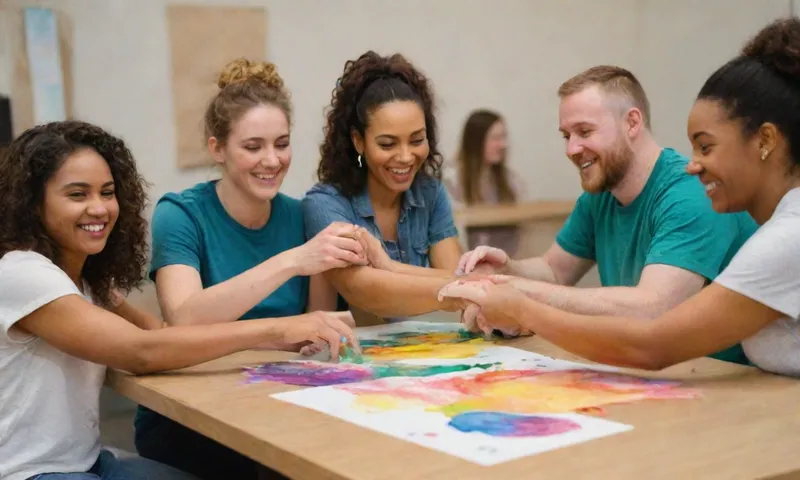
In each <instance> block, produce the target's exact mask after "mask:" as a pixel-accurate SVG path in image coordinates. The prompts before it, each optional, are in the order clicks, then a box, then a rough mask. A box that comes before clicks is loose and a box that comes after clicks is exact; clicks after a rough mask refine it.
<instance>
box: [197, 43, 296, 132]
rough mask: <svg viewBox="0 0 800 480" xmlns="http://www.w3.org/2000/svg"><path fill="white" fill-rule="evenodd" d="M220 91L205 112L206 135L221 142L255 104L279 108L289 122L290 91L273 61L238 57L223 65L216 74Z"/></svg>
mask: <svg viewBox="0 0 800 480" xmlns="http://www.w3.org/2000/svg"><path fill="white" fill-rule="evenodd" d="M217 86H218V87H219V92H217V94H216V95H215V96H214V98H212V99H211V102H210V103H209V105H208V108H206V113H205V134H206V138H208V137H215V138H216V139H217V140H218V141H219V142H220V143H222V144H224V143H225V141H226V140H227V139H228V135H230V133H231V125H232V124H233V123H235V122H236V121H237V120H239V118H241V117H242V115H244V114H245V112H247V111H248V110H250V109H251V108H253V107H256V106H258V105H273V106H275V107H278V108H280V109H281V110H282V111H283V113H284V114H285V115H286V120H287V121H288V122H289V124H291V122H292V102H291V96H290V94H289V91H288V90H287V89H286V87H285V86H284V83H283V79H282V78H281V76H280V75H278V70H277V68H276V67H275V65H274V64H272V63H269V62H254V61H251V60H248V59H246V58H238V59H236V60H233V61H232V62H230V63H228V64H227V65H225V67H224V68H223V69H222V71H221V72H220V73H219V75H218V76H217Z"/></svg>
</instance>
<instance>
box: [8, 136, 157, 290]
mask: <svg viewBox="0 0 800 480" xmlns="http://www.w3.org/2000/svg"><path fill="white" fill-rule="evenodd" d="M86 148H90V149H92V150H94V151H96V152H97V153H98V154H100V155H101V156H102V157H103V158H104V159H105V160H106V162H108V166H109V168H110V169H111V175H112V176H113V178H114V183H115V184H116V185H115V190H116V197H117V202H118V203H119V218H118V219H117V223H116V225H115V226H114V229H113V230H112V231H111V234H110V235H109V237H108V242H107V243H106V246H105V248H104V249H103V251H101V252H100V253H98V254H96V255H90V256H89V258H87V259H86V263H85V264H84V266H83V271H82V272H81V276H82V278H83V279H84V280H85V281H86V283H87V284H88V285H89V288H90V289H91V292H92V295H93V296H94V298H95V300H96V301H97V302H98V303H99V304H101V305H108V304H109V295H110V293H111V289H112V288H117V289H119V290H120V291H121V292H123V293H128V292H130V291H131V290H132V289H134V288H138V287H139V285H140V284H141V282H142V280H143V279H144V272H145V266H146V264H147V221H146V220H145V219H144V217H143V216H142V213H143V211H144V208H145V205H146V202H147V194H146V188H147V186H148V185H147V183H146V182H145V181H144V179H143V178H142V177H141V176H140V175H139V173H138V171H137V170H136V162H135V161H134V159H133V156H132V155H131V152H130V150H128V148H127V147H126V146H125V143H124V142H123V141H122V140H120V139H119V138H117V137H115V136H113V135H111V134H109V133H108V132H106V131H105V130H103V129H101V128H99V127H96V126H94V125H91V124H89V123H85V122H79V121H73V120H70V121H64V122H52V123H47V124H44V125H39V126H36V127H34V128H31V129H29V130H26V131H25V132H23V133H22V134H21V135H20V136H19V137H17V138H16V139H15V140H14V141H13V142H12V143H11V145H10V146H9V149H8V152H6V153H7V154H6V155H4V156H3V157H2V158H0V205H2V206H3V208H2V209H0V257H2V256H3V255H5V254H6V253H8V252H9V251H13V250H33V251H35V252H38V253H40V254H42V255H44V256H45V257H47V258H49V259H50V260H52V261H53V262H54V263H57V262H58V258H59V254H60V252H59V248H60V247H59V245H58V244H57V243H56V242H55V241H54V240H53V238H52V237H50V235H48V233H47V232H46V231H45V229H44V227H43V225H42V222H41V220H40V219H39V218H37V214H36V212H37V211H39V209H40V206H41V205H42V203H43V201H44V192H45V185H46V183H47V181H48V180H49V179H50V178H51V177H52V176H53V175H54V174H55V173H56V172H57V171H58V169H59V168H61V165H62V164H63V163H64V161H66V159H67V158H68V157H69V156H70V155H72V154H73V153H75V152H76V151H79V150H81V149H86Z"/></svg>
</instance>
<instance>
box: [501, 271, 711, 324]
mask: <svg viewBox="0 0 800 480" xmlns="http://www.w3.org/2000/svg"><path fill="white" fill-rule="evenodd" d="M501 278H502V277H501ZM504 280H505V281H508V282H510V283H511V284H512V285H514V286H515V287H516V288H518V289H519V290H521V291H522V292H524V293H525V294H526V295H528V296H529V297H530V298H532V299H534V300H537V301H539V302H542V303H546V304H548V305H551V306H553V307H556V308H559V309H561V310H566V311H568V312H573V313H582V314H586V315H628V316H633V317H637V318H655V317H657V316H659V315H661V314H663V313H664V312H666V311H667V310H669V309H670V308H673V307H674V306H676V305H678V304H679V303H681V302H682V301H684V300H686V299H687V298H689V297H691V296H692V295H694V294H695V293H697V292H699V291H700V289H701V288H703V284H704V283H705V279H704V278H703V277H701V276H700V275H697V274H696V273H692V272H689V271H687V270H683V269H681V268H677V267H671V266H667V265H649V266H647V267H645V269H644V270H643V271H642V277H641V280H640V281H639V284H638V285H636V286H635V287H601V288H575V287H566V286H562V285H554V284H550V283H545V282H536V281H531V280H525V279H517V278H513V277H505V278H504Z"/></svg>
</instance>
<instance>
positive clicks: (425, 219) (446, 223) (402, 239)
mask: <svg viewBox="0 0 800 480" xmlns="http://www.w3.org/2000/svg"><path fill="white" fill-rule="evenodd" d="M303 215H304V217H305V228H306V239H310V238H312V237H314V236H315V235H316V234H318V233H319V232H320V231H322V230H323V229H325V227H327V226H328V225H330V224H331V223H333V222H346V223H352V224H354V225H359V226H361V227H364V228H366V229H367V231H369V232H370V233H371V234H372V235H373V236H374V237H375V238H377V239H379V240H380V241H381V243H382V244H383V247H384V250H386V253H387V254H388V255H389V257H390V258H391V259H392V260H395V261H398V262H401V263H404V264H406V265H414V266H418V267H430V257H429V250H430V247H431V245H435V244H436V243H438V242H440V241H442V240H444V239H445V238H449V237H455V236H457V235H458V231H457V230H456V226H455V222H454V221H453V211H452V209H451V207H450V200H449V199H448V197H447V192H446V190H445V188H444V185H443V184H442V183H441V182H439V181H438V180H436V179H434V178H432V177H429V176H427V175H425V174H418V175H417V177H416V178H415V179H414V182H413V183H412V184H411V188H409V189H408V190H406V191H405V192H404V193H403V203H402V206H401V210H400V219H399V220H398V223H397V241H396V242H395V241H390V240H385V239H384V238H383V236H382V235H381V232H380V229H379V228H378V225H377V224H376V223H375V212H374V210H373V209H372V202H371V200H370V198H369V194H368V193H367V190H366V189H364V191H363V192H362V193H360V194H358V195H355V196H353V197H352V198H347V197H345V196H343V195H342V194H341V193H339V190H337V189H336V187H334V186H332V185H327V184H322V183H318V184H316V185H314V186H313V187H312V188H311V190H309V191H308V192H307V193H306V196H305V198H303Z"/></svg>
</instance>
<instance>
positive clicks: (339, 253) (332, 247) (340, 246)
mask: <svg viewBox="0 0 800 480" xmlns="http://www.w3.org/2000/svg"><path fill="white" fill-rule="evenodd" d="M328 242H329V243H328V245H327V248H326V250H327V253H328V254H329V255H331V256H333V257H335V258H338V259H340V260H344V261H346V262H350V263H353V264H356V265H366V263H367V261H368V259H367V254H366V250H365V249H364V246H363V245H362V244H361V242H359V241H358V240H355V239H353V238H345V237H330V238H329V239H328Z"/></svg>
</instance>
